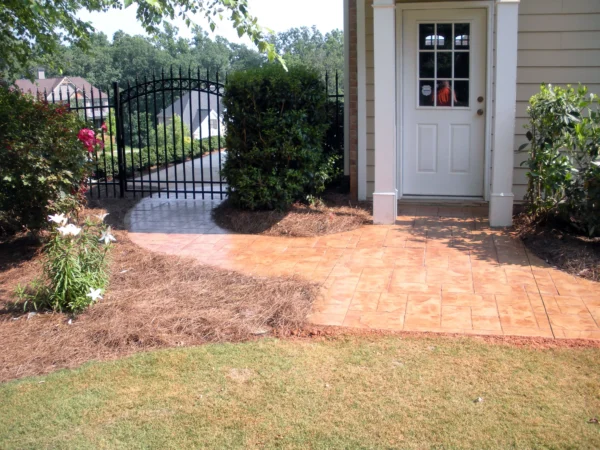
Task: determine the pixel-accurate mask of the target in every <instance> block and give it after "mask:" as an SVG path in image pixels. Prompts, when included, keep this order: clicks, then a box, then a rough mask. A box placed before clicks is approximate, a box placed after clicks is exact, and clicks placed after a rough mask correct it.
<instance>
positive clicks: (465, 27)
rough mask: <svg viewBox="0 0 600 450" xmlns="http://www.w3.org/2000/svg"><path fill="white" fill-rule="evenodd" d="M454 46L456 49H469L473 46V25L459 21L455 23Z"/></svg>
mask: <svg viewBox="0 0 600 450" xmlns="http://www.w3.org/2000/svg"><path fill="white" fill-rule="evenodd" d="M454 48H455V49H456V50H469V49H470V48H471V25H470V24H468V23H457V24H455V25H454Z"/></svg>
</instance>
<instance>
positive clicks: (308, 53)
mask: <svg viewBox="0 0 600 450" xmlns="http://www.w3.org/2000/svg"><path fill="white" fill-rule="evenodd" d="M269 40H270V42H271V43H272V44H273V45H274V46H275V50H276V51H277V53H278V54H280V55H282V57H283V58H284V59H285V61H286V63H287V64H288V65H293V64H304V65H309V66H311V67H313V68H315V69H316V70H318V71H319V72H321V73H323V74H324V73H325V72H328V73H329V75H330V76H331V77H333V78H334V77H335V73H336V72H338V73H339V77H340V85H341V86H343V72H344V32H343V31H341V30H333V31H331V32H329V33H326V34H325V35H323V34H322V33H321V32H320V31H319V30H318V29H317V28H316V27H315V26H313V27H312V28H308V27H301V28H291V29H289V30H288V31H284V32H282V33H278V34H276V35H273V36H271V37H269ZM334 82H335V80H334V79H332V80H331V83H330V86H329V87H330V88H334V87H335V84H334Z"/></svg>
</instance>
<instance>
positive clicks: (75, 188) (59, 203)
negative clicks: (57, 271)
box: [0, 87, 93, 230]
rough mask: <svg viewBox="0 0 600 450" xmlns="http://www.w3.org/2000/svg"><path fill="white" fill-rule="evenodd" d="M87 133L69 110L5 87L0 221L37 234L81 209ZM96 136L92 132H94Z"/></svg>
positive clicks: (0, 110) (0, 99)
mask: <svg viewBox="0 0 600 450" xmlns="http://www.w3.org/2000/svg"><path fill="white" fill-rule="evenodd" d="M83 128H85V122H83V121H82V120H81V119H80V118H79V117H78V116H77V115H76V114H73V113H69V112H68V107H67V106H66V105H51V104H48V103H47V102H44V101H36V100H35V99H34V98H33V97H31V96H28V95H23V94H21V93H20V92H18V91H15V90H9V89H7V88H2V87H0V215H1V216H2V219H3V221H4V222H10V223H11V224H13V227H16V228H27V229H30V230H37V229H40V228H42V227H44V226H45V225H46V220H45V218H46V216H47V215H48V214H51V213H54V212H59V211H71V210H73V209H77V208H78V207H79V205H80V204H81V201H82V200H83V198H84V195H83V194H84V193H85V185H84V183H83V182H84V180H85V178H86V175H87V174H88V173H89V170H90V165H89V157H88V151H86V148H85V147H84V144H82V142H81V141H79V140H78V134H79V133H80V131H81V129H83ZM92 133H93V132H92Z"/></svg>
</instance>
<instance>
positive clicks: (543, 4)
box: [513, 0, 600, 200]
mask: <svg viewBox="0 0 600 450" xmlns="http://www.w3.org/2000/svg"><path fill="white" fill-rule="evenodd" d="M542 82H545V83H552V84H562V85H564V84H574V85H576V84H578V83H584V84H586V85H587V86H588V87H589V88H590V90H591V91H592V92H596V93H600V0H521V4H520V6H519V61H518V69H517V120H516V130H515V149H517V148H519V146H520V145H521V144H523V143H525V142H526V141H527V140H526V138H525V132H526V130H525V129H524V128H523V126H524V125H525V124H526V123H527V105H528V101H529V98H530V97H531V96H532V95H534V94H535V93H537V92H538V91H539V86H540V83H542ZM526 159H527V155H526V154H524V153H521V154H515V159H514V161H515V164H514V166H515V171H514V180H513V184H514V188H513V189H514V193H515V196H516V198H517V200H521V199H522V198H523V195H524V194H525V189H526V186H527V176H526V173H527V170H526V169H525V168H523V167H521V165H520V164H521V162H522V161H525V160H526Z"/></svg>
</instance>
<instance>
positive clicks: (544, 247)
mask: <svg viewBox="0 0 600 450" xmlns="http://www.w3.org/2000/svg"><path fill="white" fill-rule="evenodd" d="M515 229H516V231H517V233H518V235H519V236H520V237H521V239H522V240H523V242H524V244H525V246H526V247H527V248H528V249H529V250H531V251H532V252H533V253H534V254H535V255H536V256H538V257H539V258H542V259H543V260H544V261H546V262H547V263H548V264H550V265H552V266H555V267H557V268H558V269H560V270H563V271H565V272H567V273H570V274H571V275H576V276H578V277H582V278H586V279H589V280H593V281H600V238H598V237H596V238H589V237H586V236H581V235H577V234H575V233H571V232H570V231H569V230H568V229H566V228H565V227H564V226H562V225H561V224H557V223H551V222H547V223H544V224H541V225H539V224H535V223H532V222H531V220H529V219H528V216H527V215H526V214H520V215H519V216H517V217H516V220H515Z"/></svg>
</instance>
